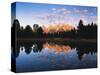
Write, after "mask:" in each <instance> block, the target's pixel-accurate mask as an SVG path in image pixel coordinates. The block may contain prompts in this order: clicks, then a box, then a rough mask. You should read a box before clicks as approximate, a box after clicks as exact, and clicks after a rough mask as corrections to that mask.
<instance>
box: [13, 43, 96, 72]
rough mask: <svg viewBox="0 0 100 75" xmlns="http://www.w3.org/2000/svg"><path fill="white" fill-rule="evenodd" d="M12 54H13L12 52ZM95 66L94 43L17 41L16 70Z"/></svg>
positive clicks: (27, 70)
mask: <svg viewBox="0 0 100 75" xmlns="http://www.w3.org/2000/svg"><path fill="white" fill-rule="evenodd" d="M12 55H13V54H12ZM96 67H97V45H96V44H95V43H92V44H91V43H77V44H75V43H74V44H70V43H66V42H48V41H45V42H39V41H38V42H36V41H32V42H18V43H17V51H16V72H31V71H32V72H33V71H50V70H68V69H82V68H96Z"/></svg>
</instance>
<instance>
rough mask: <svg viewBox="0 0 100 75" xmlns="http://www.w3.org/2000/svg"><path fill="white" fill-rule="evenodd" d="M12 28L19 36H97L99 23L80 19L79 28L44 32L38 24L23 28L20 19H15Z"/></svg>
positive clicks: (94, 37)
mask: <svg viewBox="0 0 100 75" xmlns="http://www.w3.org/2000/svg"><path fill="white" fill-rule="evenodd" d="M11 30H12V34H13V33H14V32H15V35H17V38H93V39H96V38H97V24H95V23H93V22H92V23H91V24H88V25H85V24H84V23H83V20H80V21H79V23H78V25H77V29H75V28H74V29H72V30H70V31H62V32H60V31H59V32H54V33H44V31H43V29H42V27H41V26H39V25H38V24H34V25H33V28H31V27H30V25H27V26H26V27H25V28H23V26H21V25H20V23H19V20H18V19H15V20H14V21H13V24H12V27H11ZM33 30H34V31H33Z"/></svg>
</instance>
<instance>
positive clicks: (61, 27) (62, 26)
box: [42, 24, 74, 33]
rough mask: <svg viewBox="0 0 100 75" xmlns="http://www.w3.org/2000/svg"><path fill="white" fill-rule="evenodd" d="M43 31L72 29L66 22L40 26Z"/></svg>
mask: <svg viewBox="0 0 100 75" xmlns="http://www.w3.org/2000/svg"><path fill="white" fill-rule="evenodd" d="M42 29H43V31H44V32H45V33H54V32H63V31H70V30H72V29H74V27H73V26H71V25H68V24H58V25H49V26H48V27H45V26H42Z"/></svg>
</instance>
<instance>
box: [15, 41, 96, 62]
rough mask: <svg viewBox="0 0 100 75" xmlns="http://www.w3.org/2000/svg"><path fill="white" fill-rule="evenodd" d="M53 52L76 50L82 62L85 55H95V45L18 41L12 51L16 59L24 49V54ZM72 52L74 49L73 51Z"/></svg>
mask: <svg viewBox="0 0 100 75" xmlns="http://www.w3.org/2000/svg"><path fill="white" fill-rule="evenodd" d="M45 48H46V49H48V50H51V51H52V50H54V51H55V52H65V53H66V52H69V51H70V50H72V49H73V48H76V51H77V56H78V59H79V60H82V58H83V56H84V55H85V54H87V55H88V54H91V55H94V54H95V53H97V44H96V43H77V44H75V43H74V44H73V43H72V44H68V43H65V42H64V43H63V42H44V41H41V42H40V41H18V42H17V49H16V51H14V50H13V52H14V54H15V55H16V57H18V56H19V53H20V50H24V49H25V53H26V54H30V52H31V51H33V52H34V53H36V52H41V51H42V50H44V49H45ZM73 50H74V49H73Z"/></svg>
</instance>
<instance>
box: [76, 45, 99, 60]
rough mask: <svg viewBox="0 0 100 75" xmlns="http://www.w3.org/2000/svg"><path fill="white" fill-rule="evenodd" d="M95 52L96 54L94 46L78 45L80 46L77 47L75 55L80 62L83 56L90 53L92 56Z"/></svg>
mask: <svg viewBox="0 0 100 75" xmlns="http://www.w3.org/2000/svg"><path fill="white" fill-rule="evenodd" d="M96 52H97V47H96V44H80V45H77V55H78V58H79V60H82V58H83V56H84V54H89V53H91V55H93V54H94V53H96Z"/></svg>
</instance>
